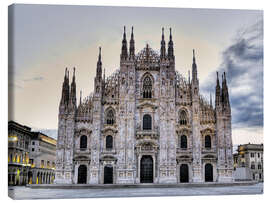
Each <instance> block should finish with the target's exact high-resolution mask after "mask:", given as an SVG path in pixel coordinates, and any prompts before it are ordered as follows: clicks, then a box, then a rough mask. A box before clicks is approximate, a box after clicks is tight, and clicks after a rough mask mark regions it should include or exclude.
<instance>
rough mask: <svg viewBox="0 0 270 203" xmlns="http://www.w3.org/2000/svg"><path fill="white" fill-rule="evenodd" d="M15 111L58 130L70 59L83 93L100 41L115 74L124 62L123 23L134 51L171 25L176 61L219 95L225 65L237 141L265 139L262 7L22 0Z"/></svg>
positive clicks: (13, 51)
mask: <svg viewBox="0 0 270 203" xmlns="http://www.w3.org/2000/svg"><path fill="white" fill-rule="evenodd" d="M9 19H10V21H9V25H10V26H9V31H10V33H9V45H10V46H9V107H10V109H9V119H13V120H15V121H17V122H19V123H22V124H24V125H28V126H31V127H32V128H34V129H46V130H47V131H46V132H48V133H50V135H53V136H55V135H56V134H55V132H56V129H57V117H58V105H59V102H60V97H61V86H62V82H63V77H64V70H65V67H68V68H69V69H72V68H73V67H76V79H77V81H76V82H77V93H78V95H77V97H79V90H82V92H83V97H85V96H87V95H89V94H90V92H92V91H93V85H94V77H95V69H96V61H97V56H98V47H99V46H101V47H102V62H103V67H105V68H106V75H107V76H109V75H110V74H112V73H113V72H114V71H115V70H116V69H117V68H118V67H119V57H120V49H121V40H122V33H123V26H124V25H126V27H127V37H128V40H129V36H130V31H131V26H134V35H135V47H136V52H139V51H140V50H141V49H143V48H144V46H145V45H146V43H148V44H149V45H150V47H152V48H153V49H155V50H157V51H158V50H159V49H160V40H161V28H162V27H164V28H165V39H166V42H168V37H169V28H170V27H171V28H172V34H173V41H174V49H175V58H176V69H177V70H178V71H179V72H180V73H181V74H182V75H184V76H186V77H187V73H188V71H189V70H191V64H192V49H195V50H196V61H197V66H198V76H199V79H200V86H201V87H200V88H201V91H202V93H203V94H204V95H205V97H206V98H207V97H209V94H210V92H212V95H214V90H215V81H216V77H215V72H216V71H226V72H227V77H228V86H229V94H230V101H231V107H232V117H233V120H232V126H233V143H234V144H240V143H248V142H251V143H262V142H263V12H262V11H258V10H216V9H173V8H134V7H91V6H56V5H54V6H45V5H16V6H14V7H12V8H11V9H10V13H9Z"/></svg>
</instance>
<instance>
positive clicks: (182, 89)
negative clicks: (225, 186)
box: [55, 27, 234, 184]
mask: <svg viewBox="0 0 270 203" xmlns="http://www.w3.org/2000/svg"><path fill="white" fill-rule="evenodd" d="M128 50H129V51H128ZM104 72H105V71H104ZM213 79H215V78H213ZM58 119H59V120H58V140H57V157H56V177H55V183H56V184H141V183H153V184H177V183H179V184H180V183H183V182H189V183H202V182H233V181H234V180H233V174H232V172H233V158H232V136H231V132H232V130H231V108H230V102H229V94H228V87H227V83H226V75H225V73H223V74H222V81H221V84H220V82H219V76H218V73H217V78H216V93H215V106H213V105H212V101H211V99H210V101H209V102H208V101H206V99H204V97H202V96H201V95H200V91H199V79H198V74H197V65H196V59H195V53H194V50H193V62H192V78H191V79H190V76H189V78H188V79H185V78H184V77H183V76H182V75H181V74H179V73H178V72H177V71H176V70H175V56H174V47H173V40H172V33H171V29H170V36H169V42H168V48H167V49H166V43H165V39H164V29H163V28H162V37H161V47H160V52H156V51H154V50H153V49H151V48H150V46H149V45H148V44H147V45H146V46H145V48H144V49H143V50H141V51H140V52H138V53H135V40H134V34H133V27H132V31H131V38H130V42H129V49H128V43H127V39H126V31H125V28H124V34H123V39H122V49H121V54H120V69H118V70H117V71H116V72H115V73H114V74H112V75H111V76H110V77H107V78H106V77H105V73H103V75H102V59H101V48H99V56H98V61H97V67H96V76H95V81H94V92H93V93H92V94H90V95H89V96H88V97H86V98H85V99H84V100H83V101H82V99H81V96H80V101H79V102H78V104H77V100H76V82H75V68H74V73H73V77H72V82H71V84H69V71H68V70H67V69H66V71H65V76H64V82H63V87H62V97H61V101H60V105H59V117H58Z"/></svg>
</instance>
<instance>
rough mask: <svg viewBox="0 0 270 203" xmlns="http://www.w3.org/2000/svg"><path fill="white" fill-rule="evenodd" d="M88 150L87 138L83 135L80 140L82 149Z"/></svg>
mask: <svg viewBox="0 0 270 203" xmlns="http://www.w3.org/2000/svg"><path fill="white" fill-rule="evenodd" d="M86 148H87V136H86V135H82V136H81V138H80V149H86Z"/></svg>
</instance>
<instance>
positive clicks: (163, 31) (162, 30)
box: [162, 27, 164, 35]
mask: <svg viewBox="0 0 270 203" xmlns="http://www.w3.org/2000/svg"><path fill="white" fill-rule="evenodd" d="M162 35H164V27H162Z"/></svg>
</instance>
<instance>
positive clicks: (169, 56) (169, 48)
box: [168, 28, 174, 59]
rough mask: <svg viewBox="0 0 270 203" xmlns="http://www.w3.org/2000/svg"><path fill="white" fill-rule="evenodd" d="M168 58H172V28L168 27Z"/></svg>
mask: <svg viewBox="0 0 270 203" xmlns="http://www.w3.org/2000/svg"><path fill="white" fill-rule="evenodd" d="M168 58H169V59H174V54H173V41H172V28H170V41H169V43H168Z"/></svg>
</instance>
